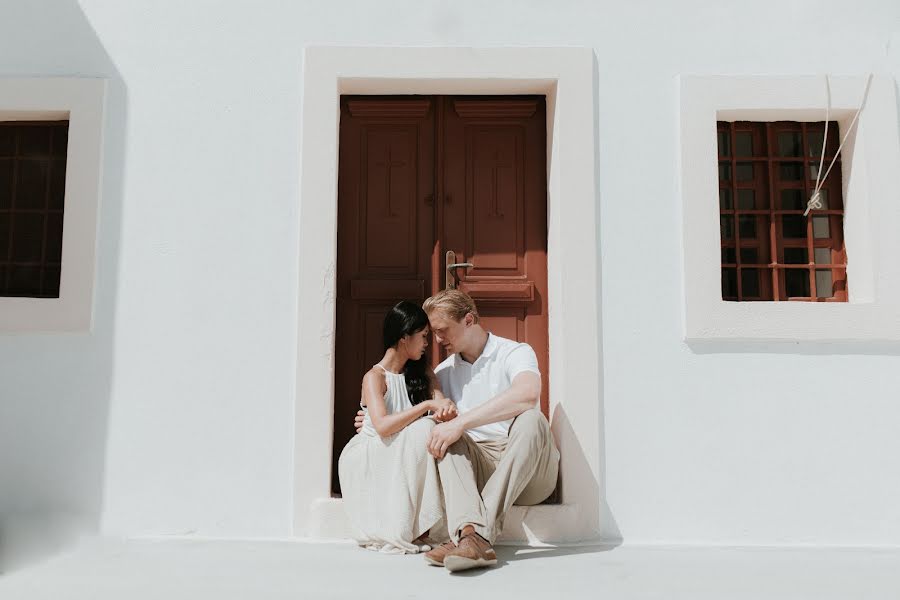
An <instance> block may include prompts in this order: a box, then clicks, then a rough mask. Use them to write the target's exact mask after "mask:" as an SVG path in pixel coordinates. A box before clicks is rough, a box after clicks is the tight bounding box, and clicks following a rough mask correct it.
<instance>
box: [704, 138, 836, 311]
mask: <svg viewBox="0 0 900 600" xmlns="http://www.w3.org/2000/svg"><path fill="white" fill-rule="evenodd" d="M824 131H825V122H824V121H821V122H818V123H798V122H794V121H777V122H770V123H766V122H752V121H736V122H728V121H719V122H718V123H717V134H718V135H717V140H718V166H719V231H720V240H721V258H722V299H723V300H729V301H753V300H756V301H760V300H763V301H782V300H797V301H806V302H846V301H847V252H846V248H845V247H844V227H843V220H844V201H843V194H842V187H841V186H842V184H841V161H840V159H839V158H838V160H836V161H835V163H834V167H832V169H831V172H830V173H829V175H828V179H827V180H826V181H825V184H824V185H823V187H822V196H823V200H824V201H825V206H823V208H822V209H819V210H812V211H810V213H809V215H808V216H806V217H804V216H803V211H804V210H805V209H806V203H807V200H808V199H809V197H810V196H811V195H812V192H813V190H814V188H815V184H816V173H817V171H818V168H819V161H820V153H821V144H822V141H821V140H822V137H823V134H824ZM838 143H839V140H838V125H837V123H836V122H834V121H832V122H829V124H828V140H827V144H826V148H825V150H826V155H825V161H824V165H823V166H822V169H823V171H824V170H826V169H827V168H828V165H829V164H830V163H831V160H832V158H833V157H834V152H835V151H836V150H837V148H838Z"/></svg>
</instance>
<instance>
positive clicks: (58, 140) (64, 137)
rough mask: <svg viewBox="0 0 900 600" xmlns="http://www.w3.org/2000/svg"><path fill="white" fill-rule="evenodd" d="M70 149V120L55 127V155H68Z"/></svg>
mask: <svg viewBox="0 0 900 600" xmlns="http://www.w3.org/2000/svg"><path fill="white" fill-rule="evenodd" d="M68 149H69V122H68V121H66V122H65V123H64V124H63V125H59V126H57V127H54V128H53V156H61V157H63V158H65V157H66V154H67V152H68Z"/></svg>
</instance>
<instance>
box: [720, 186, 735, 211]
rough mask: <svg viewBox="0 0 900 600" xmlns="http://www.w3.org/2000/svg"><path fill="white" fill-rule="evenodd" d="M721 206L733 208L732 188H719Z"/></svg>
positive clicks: (724, 208) (725, 208) (727, 208)
mask: <svg viewBox="0 0 900 600" xmlns="http://www.w3.org/2000/svg"><path fill="white" fill-rule="evenodd" d="M719 208H720V209H721V210H731V209H732V208H733V206H732V204H731V188H720V189H719Z"/></svg>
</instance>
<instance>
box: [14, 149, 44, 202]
mask: <svg viewBox="0 0 900 600" xmlns="http://www.w3.org/2000/svg"><path fill="white" fill-rule="evenodd" d="M18 167H19V168H18V171H19V173H18V177H17V181H16V203H15V206H16V208H44V206H45V204H46V198H47V175H48V174H49V173H48V169H47V161H43V160H20V161H19V165H18Z"/></svg>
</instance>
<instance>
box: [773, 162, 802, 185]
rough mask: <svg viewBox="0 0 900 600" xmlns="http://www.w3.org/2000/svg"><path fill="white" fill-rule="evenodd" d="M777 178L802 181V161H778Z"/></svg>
mask: <svg viewBox="0 0 900 600" xmlns="http://www.w3.org/2000/svg"><path fill="white" fill-rule="evenodd" d="M778 178H779V179H780V180H782V181H803V163H799V162H783V163H778Z"/></svg>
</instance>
